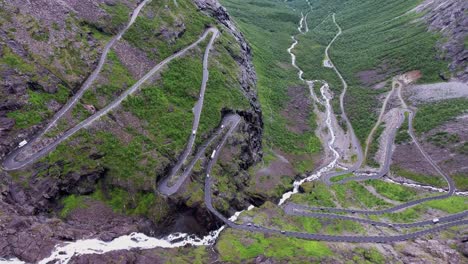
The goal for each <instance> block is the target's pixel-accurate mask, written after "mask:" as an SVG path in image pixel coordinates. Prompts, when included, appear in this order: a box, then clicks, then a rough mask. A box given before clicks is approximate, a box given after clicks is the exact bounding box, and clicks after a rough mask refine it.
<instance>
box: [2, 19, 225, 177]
mask: <svg viewBox="0 0 468 264" xmlns="http://www.w3.org/2000/svg"><path fill="white" fill-rule="evenodd" d="M210 33H212V34H213V36H215V35H217V34H218V29H216V28H209V29H207V30H206V31H205V32H204V33H203V34H202V36H201V37H200V38H199V39H198V40H197V41H195V42H194V43H192V44H190V45H189V46H187V47H185V48H184V49H182V50H180V51H179V52H177V53H174V54H172V55H171V56H169V57H167V58H166V59H164V60H163V61H161V62H160V63H159V64H157V65H156V66H154V67H153V68H152V69H151V70H150V71H149V72H148V73H147V74H146V75H145V76H143V77H142V78H141V79H140V80H138V81H137V82H136V83H135V84H134V85H133V86H132V87H130V88H129V89H128V90H126V91H125V92H123V93H122V94H121V95H120V96H119V97H117V99H116V100H114V101H113V102H111V103H110V104H108V105H107V106H106V107H104V108H102V109H101V110H99V111H98V112H96V113H95V114H94V115H92V116H90V117H88V118H87V119H85V120H83V121H82V122H81V123H79V124H78V125H76V126H75V127H73V128H71V129H70V130H68V131H66V132H65V133H64V134H63V135H62V136H61V137H59V138H58V139H57V140H55V141H54V142H52V143H51V144H49V145H47V146H45V147H44V148H42V149H41V150H39V151H37V152H35V153H34V154H31V155H29V156H28V157H26V159H23V160H17V157H18V155H19V154H21V153H22V151H23V150H24V148H25V147H27V145H26V146H24V147H23V148H17V149H16V150H14V151H13V152H11V153H10V154H8V155H7V157H6V158H5V159H4V161H3V164H2V165H3V168H4V169H5V170H7V171H9V170H17V169H20V168H22V167H24V166H26V165H28V164H30V163H32V162H34V161H37V160H38V159H39V158H41V157H43V156H45V155H46V154H47V153H49V152H50V151H52V150H54V149H55V147H57V145H58V144H60V143H62V142H63V141H64V140H66V139H68V138H69V137H71V136H72V135H73V134H75V133H76V132H78V131H79V130H80V129H82V128H85V127H87V126H89V125H90V124H91V123H93V122H94V121H96V120H98V119H99V118H101V117H102V116H104V115H106V114H107V113H109V112H110V111H111V110H113V109H114V108H116V107H118V106H119V105H120V104H121V103H122V101H123V100H124V99H125V98H127V97H128V96H129V95H131V94H132V93H134V92H135V91H137V90H138V89H139V88H140V87H141V85H142V84H144V83H145V82H146V81H147V80H148V79H149V78H150V77H152V76H153V75H154V74H155V73H156V72H158V71H159V70H161V68H162V67H164V66H165V65H167V64H168V63H169V62H171V61H172V60H173V59H176V58H178V57H181V56H183V55H184V54H185V53H186V52H187V51H189V50H191V49H193V48H194V47H196V46H197V45H198V44H199V43H200V42H202V41H203V40H205V38H206V37H207V36H208V34H210ZM78 99H79V98H78V97H74V98H73V99H72V101H77V100H78ZM67 105H68V104H67ZM54 120H55V118H54ZM33 141H34V140H33ZM31 143H32V141H31V142H30V143H29V144H31Z"/></svg>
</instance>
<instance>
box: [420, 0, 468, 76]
mask: <svg viewBox="0 0 468 264" xmlns="http://www.w3.org/2000/svg"><path fill="white" fill-rule="evenodd" d="M417 11H419V12H425V13H426V14H425V15H424V20H426V22H427V24H428V25H429V29H430V30H431V31H435V32H440V33H441V34H442V35H443V36H444V39H443V40H441V41H440V43H439V49H440V50H441V57H442V59H448V60H449V61H450V66H449V69H450V71H451V72H452V73H453V74H454V76H455V77H456V78H458V79H460V80H462V81H464V82H468V47H467V44H466V43H467V39H468V16H467V15H466V12H468V2H467V1H464V0H426V1H424V2H423V3H422V4H421V5H420V6H418V7H417Z"/></svg>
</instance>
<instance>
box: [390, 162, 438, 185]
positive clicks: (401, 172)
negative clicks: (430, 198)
mask: <svg viewBox="0 0 468 264" xmlns="http://www.w3.org/2000/svg"><path fill="white" fill-rule="evenodd" d="M391 171H392V173H393V174H395V175H397V176H401V177H404V178H407V179H410V180H413V181H416V182H419V183H421V184H427V185H431V186H434V187H439V188H444V187H447V182H446V181H445V180H444V179H443V178H442V177H441V176H436V175H426V174H420V173H416V172H412V171H409V170H406V169H403V168H401V167H398V166H392V167H391Z"/></svg>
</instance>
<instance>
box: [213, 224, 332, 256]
mask: <svg viewBox="0 0 468 264" xmlns="http://www.w3.org/2000/svg"><path fill="white" fill-rule="evenodd" d="M216 248H217V250H218V252H219V253H220V256H221V259H222V260H223V261H228V262H233V263H240V262H242V261H245V260H248V259H252V258H254V257H256V256H259V255H263V256H266V257H271V258H275V259H278V260H288V259H289V260H295V261H298V259H303V260H308V259H311V258H313V259H316V260H319V259H322V258H324V257H327V256H331V255H332V251H331V250H330V249H329V248H328V247H327V246H326V244H324V243H322V242H317V241H308V240H300V239H295V238H289V237H284V236H270V237H268V238H267V237H265V235H264V234H259V233H247V232H241V231H237V230H232V229H228V230H226V231H225V232H223V233H222V235H221V237H220V239H219V241H218V243H217V244H216Z"/></svg>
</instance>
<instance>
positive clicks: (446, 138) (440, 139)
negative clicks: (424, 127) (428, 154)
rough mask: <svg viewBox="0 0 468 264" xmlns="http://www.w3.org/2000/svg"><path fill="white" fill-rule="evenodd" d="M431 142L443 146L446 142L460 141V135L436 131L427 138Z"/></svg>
mask: <svg viewBox="0 0 468 264" xmlns="http://www.w3.org/2000/svg"><path fill="white" fill-rule="evenodd" d="M428 141H429V142H431V143H432V144H434V145H436V146H438V147H441V148H444V147H446V146H447V145H448V144H454V143H457V142H460V137H459V136H458V135H457V134H451V133H448V132H445V131H441V132H437V133H435V134H434V135H432V136H430V137H429V138H428Z"/></svg>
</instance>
